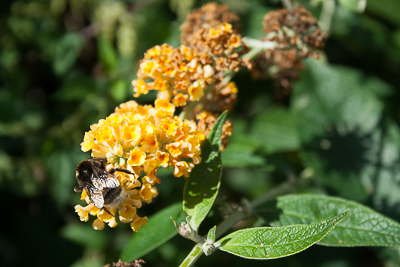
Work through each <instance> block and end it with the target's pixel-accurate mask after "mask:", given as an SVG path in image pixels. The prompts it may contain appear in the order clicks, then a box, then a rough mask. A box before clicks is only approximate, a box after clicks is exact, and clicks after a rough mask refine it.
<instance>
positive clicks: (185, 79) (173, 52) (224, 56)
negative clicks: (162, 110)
mask: <svg viewBox="0 0 400 267" xmlns="http://www.w3.org/2000/svg"><path fill="white" fill-rule="evenodd" d="M194 39H195V40H196V42H198V43H195V42H194V43H193V44H192V45H191V46H183V45H181V46H180V47H178V48H175V49H174V48H173V47H172V46H170V45H168V44H163V45H161V46H155V47H153V48H151V49H149V50H148V51H147V52H146V53H145V55H144V58H143V59H142V60H141V61H140V65H139V70H138V72H137V79H136V80H134V81H133V82H132V85H133V86H134V92H135V95H134V96H135V97H138V96H140V95H141V94H147V93H148V92H149V91H150V90H157V91H159V92H161V93H160V94H159V95H158V99H164V100H168V101H170V100H172V103H173V104H174V105H175V106H185V105H186V104H187V101H199V100H200V99H201V98H202V97H203V95H204V94H205V91H204V90H205V89H206V88H207V87H208V86H211V85H215V84H218V83H220V82H221V79H222V78H223V77H224V72H225V71H226V70H228V69H231V70H234V71H238V66H239V65H241V62H242V61H241V60H239V59H238V58H239V54H238V53H236V52H234V50H235V49H236V48H239V47H240V46H242V45H243V43H242V41H241V38H240V36H238V35H237V34H235V33H234V32H233V30H232V26H231V25H230V24H228V23H222V24H219V25H217V26H215V27H212V28H208V29H199V30H197V31H196V33H195V34H194ZM216 70H217V71H216Z"/></svg>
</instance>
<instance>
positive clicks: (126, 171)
mask: <svg viewBox="0 0 400 267" xmlns="http://www.w3.org/2000/svg"><path fill="white" fill-rule="evenodd" d="M114 172H124V173H127V174H133V175H134V173H133V172H131V171H128V170H125V169H119V168H113V169H111V170H110V173H111V174H113V173H114Z"/></svg>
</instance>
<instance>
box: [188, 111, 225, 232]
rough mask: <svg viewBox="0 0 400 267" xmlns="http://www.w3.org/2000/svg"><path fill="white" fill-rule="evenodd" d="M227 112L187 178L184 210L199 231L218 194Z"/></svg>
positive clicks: (204, 142) (205, 144)
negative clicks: (223, 131)
mask: <svg viewBox="0 0 400 267" xmlns="http://www.w3.org/2000/svg"><path fill="white" fill-rule="evenodd" d="M226 116H227V112H226V111H225V112H224V113H222V114H221V115H220V116H219V118H218V119H217V121H216V122H215V124H214V126H213V128H212V130H211V131H210V133H209V134H208V136H207V138H206V139H205V140H204V141H203V144H202V146H201V159H202V160H201V162H200V164H198V165H196V166H195V167H194V168H193V170H192V172H191V173H190V176H189V177H188V178H187V180H186V183H185V188H184V192H183V210H184V211H185V213H186V214H187V215H188V216H190V221H189V222H188V223H189V225H190V227H192V229H193V230H195V231H197V230H198V228H199V226H200V223H201V222H202V221H203V220H204V218H205V217H206V216H207V214H208V212H209V211H210V209H211V206H212V205H213V203H214V200H215V198H216V196H217V194H218V189H219V185H220V179H221V174H222V164H221V144H222V140H221V134H222V126H223V125H224V123H225V121H226Z"/></svg>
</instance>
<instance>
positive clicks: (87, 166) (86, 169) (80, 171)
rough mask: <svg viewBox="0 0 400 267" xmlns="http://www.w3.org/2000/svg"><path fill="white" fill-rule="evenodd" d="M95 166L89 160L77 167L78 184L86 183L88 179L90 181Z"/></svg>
mask: <svg viewBox="0 0 400 267" xmlns="http://www.w3.org/2000/svg"><path fill="white" fill-rule="evenodd" d="M92 168H93V166H92V164H91V163H90V162H89V161H88V160H84V161H82V162H81V163H79V164H78V166H77V167H76V174H75V175H76V179H77V180H78V182H79V181H80V180H82V181H85V180H87V179H90V174H91V170H92Z"/></svg>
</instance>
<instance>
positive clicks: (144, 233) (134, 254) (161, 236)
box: [121, 203, 184, 262]
mask: <svg viewBox="0 0 400 267" xmlns="http://www.w3.org/2000/svg"><path fill="white" fill-rule="evenodd" d="M170 217H172V218H173V219H174V220H175V221H178V222H179V221H183V220H184V214H183V212H182V206H181V203H175V204H173V205H171V206H169V207H168V208H165V209H163V210H161V211H159V212H157V213H156V214H154V215H153V216H151V217H150V218H149V221H148V222H147V225H145V226H143V227H142V228H140V230H139V232H137V233H134V234H133V236H132V239H131V240H130V241H129V243H128V244H127V245H126V247H125V248H124V250H123V251H122V253H121V259H122V260H123V261H127V262H129V261H133V260H135V259H139V258H140V257H142V256H143V255H146V254H147V253H149V252H150V251H152V250H153V249H155V248H157V247H159V246H160V245H162V244H163V243H165V242H166V241H168V240H169V239H171V238H172V237H174V236H175V235H176V234H177V233H178V232H177V230H176V228H175V226H174V224H173V222H172V220H171V218H170Z"/></svg>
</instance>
